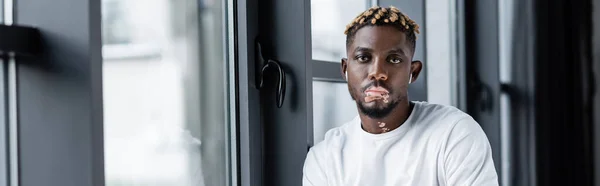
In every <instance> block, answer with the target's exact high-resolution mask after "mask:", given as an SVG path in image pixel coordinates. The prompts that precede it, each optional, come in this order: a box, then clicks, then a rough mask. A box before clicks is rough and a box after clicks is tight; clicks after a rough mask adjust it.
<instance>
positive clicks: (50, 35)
mask: <svg viewBox="0 0 600 186" xmlns="http://www.w3.org/2000/svg"><path fill="white" fill-rule="evenodd" d="M16 3H17V4H16V8H15V13H16V20H15V23H17V24H23V25H31V26H35V27H38V28H39V29H40V30H41V32H42V37H43V39H44V44H43V46H44V49H45V50H46V51H45V52H44V53H43V54H42V55H41V56H40V57H39V58H35V59H34V58H21V59H17V60H18V63H19V65H18V66H17V73H18V77H17V79H18V80H17V83H18V87H17V91H18V95H17V96H18V100H17V101H18V113H19V115H18V120H19V127H20V131H19V142H20V144H19V150H20V162H19V163H20V185H21V186H38V185H47V186H91V185H97V186H101V185H104V163H103V158H104V157H103V155H104V152H103V124H102V121H103V118H102V117H103V115H102V56H101V33H100V32H101V29H100V21H101V17H100V16H101V13H100V7H101V6H100V0H52V1H47V0H19V1H17V2H16Z"/></svg>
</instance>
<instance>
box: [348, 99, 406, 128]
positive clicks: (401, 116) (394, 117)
mask: <svg viewBox="0 0 600 186" xmlns="http://www.w3.org/2000/svg"><path fill="white" fill-rule="evenodd" d="M412 107H413V103H411V102H403V103H400V104H398V105H397V106H396V108H394V110H392V112H390V114H388V115H387V116H385V117H383V118H378V119H376V118H371V117H369V116H367V115H365V114H363V113H359V117H360V121H361V122H362V123H361V125H362V129H363V130H365V131H367V132H368V133H371V134H381V133H385V132H389V131H392V130H394V129H396V128H398V127H400V125H402V124H403V123H404V122H405V121H406V120H407V119H408V116H410V113H411V111H412Z"/></svg>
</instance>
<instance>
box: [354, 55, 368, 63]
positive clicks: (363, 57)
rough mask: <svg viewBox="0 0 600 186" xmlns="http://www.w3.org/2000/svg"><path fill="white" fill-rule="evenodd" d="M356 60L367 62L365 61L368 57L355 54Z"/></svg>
mask: <svg viewBox="0 0 600 186" xmlns="http://www.w3.org/2000/svg"><path fill="white" fill-rule="evenodd" d="M356 60H358V61H359V62H367V61H369V57H368V56H363V55H359V56H356Z"/></svg>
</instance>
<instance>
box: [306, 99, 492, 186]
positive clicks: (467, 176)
mask: <svg viewBox="0 0 600 186" xmlns="http://www.w3.org/2000/svg"><path fill="white" fill-rule="evenodd" d="M414 103H415V107H414V109H413V111H412V113H411V114H410V116H409V117H408V119H407V120H406V122H404V124H402V125H401V126H400V127H398V128H397V129H395V130H392V131H389V132H387V133H383V134H371V133H368V132H366V131H364V130H363V129H362V128H361V122H360V118H359V117H358V116H357V117H356V118H354V120H352V121H350V122H348V123H346V124H344V125H342V126H340V127H337V128H333V129H331V130H329V131H328V132H327V133H326V134H325V139H324V140H323V141H322V142H320V143H318V144H317V145H315V146H313V147H312V148H311V149H310V151H309V152H308V155H307V157H306V160H305V162H304V175H303V179H302V184H303V185H304V186H383V185H418V186H429V185H448V186H454V185H498V176H497V175H496V170H495V168H494V162H493V160H492V150H491V148H490V144H489V141H488V139H487V136H486V135H485V133H484V132H483V130H482V129H481V127H480V126H479V124H477V122H476V121H475V120H474V119H473V118H472V117H471V116H469V115H467V114H465V113H463V112H462V111H460V110H458V109H456V108H454V107H450V106H442V105H437V104H430V103H425V102H414Z"/></svg>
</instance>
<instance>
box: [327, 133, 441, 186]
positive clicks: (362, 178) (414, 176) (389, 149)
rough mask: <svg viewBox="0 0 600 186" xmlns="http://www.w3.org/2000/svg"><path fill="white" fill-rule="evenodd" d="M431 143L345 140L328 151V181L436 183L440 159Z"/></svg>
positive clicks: (331, 183)
mask: <svg viewBox="0 0 600 186" xmlns="http://www.w3.org/2000/svg"><path fill="white" fill-rule="evenodd" d="M432 145H433V144H419V143H415V142H412V141H396V142H394V143H385V142H383V143H377V142H364V141H362V142H358V143H354V144H348V145H346V146H345V147H344V148H340V149H338V150H339V151H338V152H335V151H333V152H331V151H330V152H331V154H330V158H328V159H329V161H328V162H327V164H328V165H327V166H326V167H327V169H329V170H327V171H326V172H327V177H328V180H329V185H439V184H438V182H439V174H440V173H441V172H440V171H443V167H440V165H441V164H443V162H441V159H440V153H439V150H437V148H435V145H433V146H432ZM330 178H331V179H330Z"/></svg>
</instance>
